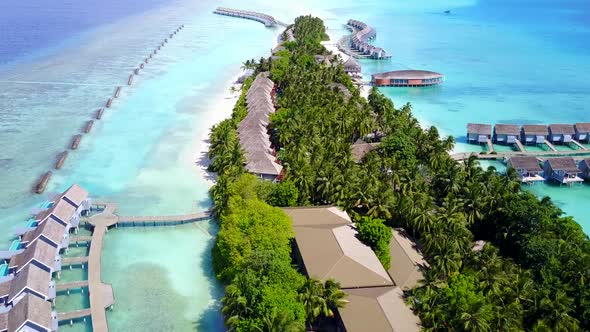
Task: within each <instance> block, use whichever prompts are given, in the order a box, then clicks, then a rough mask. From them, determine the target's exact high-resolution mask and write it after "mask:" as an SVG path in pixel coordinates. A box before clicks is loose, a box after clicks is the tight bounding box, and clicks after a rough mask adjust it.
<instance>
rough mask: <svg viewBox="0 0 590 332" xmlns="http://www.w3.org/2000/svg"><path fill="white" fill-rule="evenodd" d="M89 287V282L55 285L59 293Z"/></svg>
mask: <svg viewBox="0 0 590 332" xmlns="http://www.w3.org/2000/svg"><path fill="white" fill-rule="evenodd" d="M84 287H88V280H83V281H75V282H68V283H65V284H57V285H55V290H56V291H58V292H63V291H69V290H70V289H78V288H84Z"/></svg>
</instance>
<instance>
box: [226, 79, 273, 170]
mask: <svg viewBox="0 0 590 332" xmlns="http://www.w3.org/2000/svg"><path fill="white" fill-rule="evenodd" d="M274 94H275V86H274V82H273V81H271V80H270V79H269V78H268V73H260V74H258V76H256V78H255V79H254V81H253V82H252V85H251V86H250V89H249V90H248V92H247V93H246V104H247V108H248V114H247V115H246V117H245V118H244V119H243V120H242V121H241V122H240V124H239V125H238V128H237V132H238V138H239V140H240V146H241V147H242V149H243V150H244V156H245V159H246V162H245V168H246V170H247V171H248V172H250V173H252V174H255V175H257V176H259V177H260V178H262V179H264V180H269V181H275V180H277V178H279V177H280V175H281V174H282V171H283V166H281V164H279V163H278V161H277V158H276V152H275V151H274V149H273V148H272V146H271V142H270V135H269V134H268V132H267V127H266V126H267V125H268V123H269V115H270V114H272V113H274V112H275V107H274V99H273V98H274Z"/></svg>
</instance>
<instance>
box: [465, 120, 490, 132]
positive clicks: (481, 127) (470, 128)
mask: <svg viewBox="0 0 590 332" xmlns="http://www.w3.org/2000/svg"><path fill="white" fill-rule="evenodd" d="M491 132H492V126H491V125H489V124H481V123H468V124H467V133H468V134H477V135H490V134H491Z"/></svg>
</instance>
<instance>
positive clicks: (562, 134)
mask: <svg viewBox="0 0 590 332" xmlns="http://www.w3.org/2000/svg"><path fill="white" fill-rule="evenodd" d="M575 134H576V129H575V128H574V126H573V125H571V124H550V125H549V136H548V138H549V140H550V141H551V142H552V143H561V144H564V143H570V142H571V141H572V139H573V137H574V135H575Z"/></svg>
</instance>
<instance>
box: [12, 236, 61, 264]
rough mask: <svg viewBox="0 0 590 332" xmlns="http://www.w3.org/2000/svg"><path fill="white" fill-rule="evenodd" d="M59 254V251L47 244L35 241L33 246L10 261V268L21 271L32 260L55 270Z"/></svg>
mask: <svg viewBox="0 0 590 332" xmlns="http://www.w3.org/2000/svg"><path fill="white" fill-rule="evenodd" d="M57 253H58V249H57V248H55V247H52V246H51V245H49V244H47V242H45V241H35V242H34V243H33V244H31V245H30V246H28V247H27V248H26V249H25V250H24V251H23V252H22V253H20V254H18V255H16V256H14V257H12V258H11V259H10V264H9V265H10V267H16V268H18V269H19V270H20V269H21V268H22V267H24V266H25V265H26V264H28V263H29V262H31V261H32V260H36V261H38V262H39V263H41V264H43V265H46V266H47V267H49V268H51V269H53V267H54V265H55V263H54V261H55V256H56V255H57Z"/></svg>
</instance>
